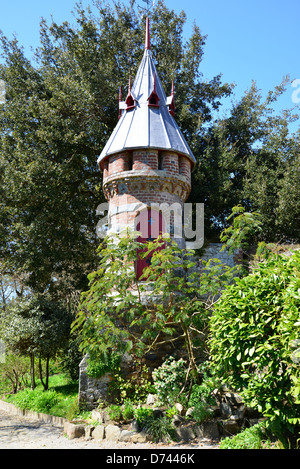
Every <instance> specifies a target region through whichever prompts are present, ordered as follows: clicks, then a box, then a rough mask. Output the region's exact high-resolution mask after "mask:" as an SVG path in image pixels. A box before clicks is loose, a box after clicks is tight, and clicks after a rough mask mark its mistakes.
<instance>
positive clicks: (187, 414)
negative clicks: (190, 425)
mask: <svg viewBox="0 0 300 469" xmlns="http://www.w3.org/2000/svg"><path fill="white" fill-rule="evenodd" d="M194 410H195V407H190V408H189V409H188V410H187V411H186V413H185V416H186V417H192V415H193V412H194Z"/></svg>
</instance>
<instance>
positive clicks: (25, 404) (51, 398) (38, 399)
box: [9, 389, 59, 413]
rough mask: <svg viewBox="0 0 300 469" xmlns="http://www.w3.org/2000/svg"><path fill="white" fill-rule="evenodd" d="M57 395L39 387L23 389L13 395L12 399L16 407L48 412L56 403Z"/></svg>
mask: <svg viewBox="0 0 300 469" xmlns="http://www.w3.org/2000/svg"><path fill="white" fill-rule="evenodd" d="M58 399H59V398H58V395H57V393H56V392H55V391H43V390H41V389H35V390H31V389H24V391H20V392H19V393H18V394H16V395H15V396H13V399H11V398H10V399H9V400H10V401H12V402H13V403H14V404H15V405H16V406H17V407H20V409H23V410H32V411H35V412H43V413H48V412H49V410H50V409H51V408H52V407H53V406H54V405H56V404H57V402H58Z"/></svg>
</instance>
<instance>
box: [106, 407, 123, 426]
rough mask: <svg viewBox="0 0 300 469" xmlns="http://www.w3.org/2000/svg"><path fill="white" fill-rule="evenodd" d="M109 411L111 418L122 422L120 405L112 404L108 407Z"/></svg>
mask: <svg viewBox="0 0 300 469" xmlns="http://www.w3.org/2000/svg"><path fill="white" fill-rule="evenodd" d="M107 412H108V415H109V417H110V418H111V420H114V421H115V422H120V420H122V418H123V414H122V409H121V407H120V406H119V405H111V406H110V407H108V409H107Z"/></svg>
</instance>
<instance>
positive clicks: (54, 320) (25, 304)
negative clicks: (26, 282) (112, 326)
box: [1, 295, 72, 390]
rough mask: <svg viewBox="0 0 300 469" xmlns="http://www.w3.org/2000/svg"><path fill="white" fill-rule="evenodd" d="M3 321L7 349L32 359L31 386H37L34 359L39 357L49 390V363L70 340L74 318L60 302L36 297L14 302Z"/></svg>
mask: <svg viewBox="0 0 300 469" xmlns="http://www.w3.org/2000/svg"><path fill="white" fill-rule="evenodd" d="M1 320H2V326H1V337H2V339H3V341H4V342H5V344H6V346H7V347H8V349H9V350H11V351H12V352H14V353H17V354H20V355H24V356H29V357H30V360H31V387H32V388H34V387H35V370H34V363H35V358H39V370H40V378H41V381H42V384H43V386H44V389H45V390H47V389H48V378H49V360H50V358H54V357H55V356H56V355H57V353H58V351H59V350H62V349H63V347H64V346H65V345H66V343H67V342H68V340H69V334H70V326H71V321H72V317H71V315H70V314H68V312H67V311H66V309H65V308H64V307H63V306H62V305H61V304H59V303H58V302H54V301H52V300H51V299H49V298H47V297H43V296H40V295H37V296H33V297H31V298H23V299H21V300H19V301H15V302H14V303H13V304H11V305H10V307H9V309H8V310H7V311H6V312H5V314H2V315H1ZM42 359H44V360H45V361H46V376H45V381H43V376H42V368H41V360H42Z"/></svg>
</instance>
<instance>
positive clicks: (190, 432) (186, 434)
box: [176, 425, 196, 441]
mask: <svg viewBox="0 0 300 469" xmlns="http://www.w3.org/2000/svg"><path fill="white" fill-rule="evenodd" d="M176 434H177V436H178V438H180V439H181V440H184V441H189V440H193V439H194V438H195V437H196V435H195V432H194V429H193V426H192V425H181V426H180V427H177V428H176Z"/></svg>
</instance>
